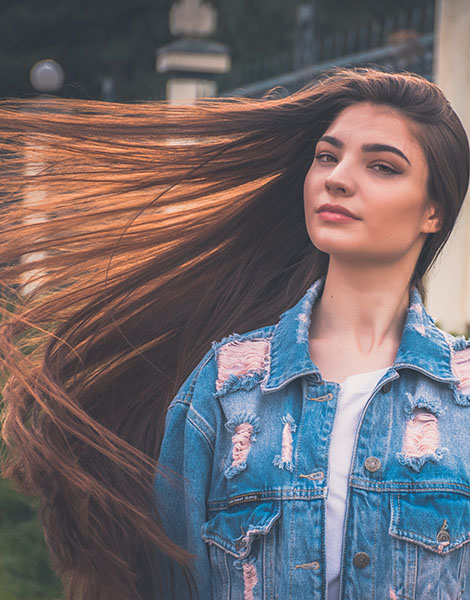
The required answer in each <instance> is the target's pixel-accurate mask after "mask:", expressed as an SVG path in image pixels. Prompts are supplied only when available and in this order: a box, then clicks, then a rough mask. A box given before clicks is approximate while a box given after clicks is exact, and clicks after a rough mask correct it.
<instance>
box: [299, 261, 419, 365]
mask: <svg viewBox="0 0 470 600" xmlns="http://www.w3.org/2000/svg"><path fill="white" fill-rule="evenodd" d="M411 272H412V271H411ZM411 272H410V270H409V269H403V268H397V266H396V265H392V266H390V267H389V268H384V266H383V265H380V266H378V267H377V268H374V267H370V266H369V265H368V266H367V268H365V267H364V266H363V265H362V266H360V265H359V266H357V267H355V266H354V265H351V264H347V265H346V264H344V263H341V262H338V261H335V260H334V258H333V257H331V259H330V264H329V268H328V273H327V277H326V281H325V287H324V290H323V295H322V297H321V299H320V300H319V301H318V302H317V304H316V305H315V307H314V309H313V311H312V322H311V326H310V339H311V340H313V339H315V340H323V341H325V340H328V339H341V340H342V341H343V342H344V344H345V345H346V346H347V347H348V348H349V351H351V352H354V353H355V354H356V355H357V356H363V357H364V358H367V357H370V356H371V355H373V354H374V353H375V352H377V351H383V350H384V349H386V348H388V349H390V348H394V349H396V350H398V346H399V344H400V340H401V335H402V331H403V325H404V322H405V317H406V309H407V307H408V304H409V282H410V278H411Z"/></svg>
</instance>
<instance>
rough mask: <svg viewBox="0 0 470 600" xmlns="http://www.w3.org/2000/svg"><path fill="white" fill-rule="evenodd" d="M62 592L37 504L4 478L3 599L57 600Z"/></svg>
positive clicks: (0, 517)
mask: <svg viewBox="0 0 470 600" xmlns="http://www.w3.org/2000/svg"><path fill="white" fill-rule="evenodd" d="M61 593H62V592H61V586H60V583H59V582H58V580H57V578H56V577H55V575H54V574H53V573H52V571H51V568H50V565H49V556H48V552H47V550H46V545H45V542H44V537H43V534H42V531H41V528H40V525H39V523H38V517H37V507H36V506H35V504H34V503H33V502H32V501H31V500H29V499H27V498H25V497H24V496H22V495H20V494H18V493H16V492H15V491H14V490H13V489H12V487H11V486H10V484H9V483H8V482H7V481H5V480H4V479H0V600H55V599H58V598H60V597H61Z"/></svg>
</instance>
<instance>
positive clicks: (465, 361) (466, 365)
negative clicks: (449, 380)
mask: <svg viewBox="0 0 470 600" xmlns="http://www.w3.org/2000/svg"><path fill="white" fill-rule="evenodd" d="M452 370H453V372H454V374H455V376H456V377H458V378H459V379H460V383H459V385H458V388H459V390H461V389H463V388H467V389H469V390H470V348H465V349H464V350H459V351H458V352H454V353H453V355H452Z"/></svg>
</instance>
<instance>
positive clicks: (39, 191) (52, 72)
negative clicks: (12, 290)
mask: <svg viewBox="0 0 470 600" xmlns="http://www.w3.org/2000/svg"><path fill="white" fill-rule="evenodd" d="M29 78H30V81H31V85H32V86H33V88H34V89H35V90H36V91H37V92H40V93H41V94H43V95H41V96H39V97H37V98H35V99H34V100H33V104H32V106H31V108H30V110H31V111H32V112H34V111H35V110H38V109H40V108H41V109H42V110H44V109H47V101H48V96H47V95H46V94H51V93H54V92H57V90H58V89H59V88H60V87H61V86H62V84H63V83H64V71H63V69H62V67H61V66H60V65H59V63H58V62H56V61H55V60H52V59H46V60H40V61H39V62H37V63H36V64H35V65H33V67H32V68H31V70H30V72H29ZM46 143H47V142H46V141H45V139H44V138H43V137H42V136H40V135H34V134H33V135H31V136H30V137H29V139H28V140H27V141H26V144H25V149H24V152H25V161H24V174H25V178H26V181H27V184H26V186H25V190H24V196H23V202H24V203H25V205H26V206H27V207H28V209H29V215H28V216H26V217H25V219H24V223H25V225H31V224H34V223H41V222H43V221H45V220H46V219H47V215H46V214H45V213H44V212H43V205H44V200H45V198H46V190H45V189H44V187H41V186H40V185H39V184H38V183H37V182H36V181H34V176H35V175H38V174H39V173H40V172H41V170H42V169H44V167H45V165H44V163H43V161H42V160H41V151H42V150H43V149H44V147H45V144H46ZM45 256H46V253H45V252H30V253H28V254H25V255H23V256H22V257H21V262H22V263H32V267H31V269H30V270H29V271H28V272H27V273H24V275H23V287H22V293H23V294H24V295H27V294H28V293H29V292H32V291H34V289H35V288H36V287H37V285H38V284H39V279H40V276H41V269H37V268H34V266H33V264H34V263H35V262H36V261H39V260H41V259H43V258H44V257H45Z"/></svg>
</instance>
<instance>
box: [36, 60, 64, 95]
mask: <svg viewBox="0 0 470 600" xmlns="http://www.w3.org/2000/svg"><path fill="white" fill-rule="evenodd" d="M29 80H30V81H31V85H32V86H33V88H34V89H35V90H36V91H38V92H41V93H43V94H53V93H54V92H57V90H58V89H59V88H60V87H61V86H62V84H63V83H64V70H63V69H62V67H61V66H60V65H59V63H58V62H57V61H55V60H52V59H51V58H46V59H45V60H40V61H38V62H37V63H36V64H35V65H33V66H32V67H31V71H30V72H29Z"/></svg>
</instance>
